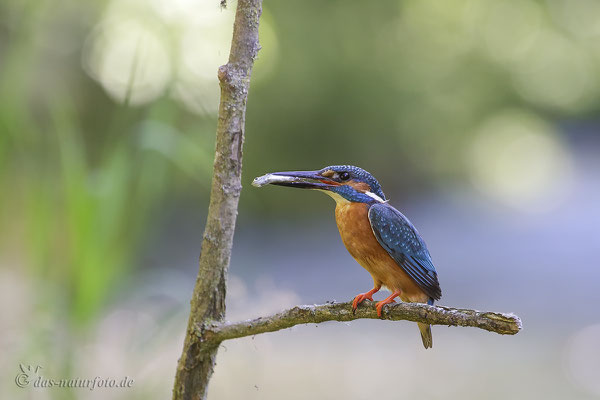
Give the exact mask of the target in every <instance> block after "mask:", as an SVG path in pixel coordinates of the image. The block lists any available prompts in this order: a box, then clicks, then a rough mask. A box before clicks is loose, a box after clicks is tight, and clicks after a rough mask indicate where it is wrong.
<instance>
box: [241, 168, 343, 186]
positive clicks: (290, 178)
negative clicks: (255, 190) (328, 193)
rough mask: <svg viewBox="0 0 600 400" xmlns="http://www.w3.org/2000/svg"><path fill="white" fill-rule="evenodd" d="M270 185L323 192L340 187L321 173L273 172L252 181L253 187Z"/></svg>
mask: <svg viewBox="0 0 600 400" xmlns="http://www.w3.org/2000/svg"><path fill="white" fill-rule="evenodd" d="M269 184H270V185H279V186H290V187H296V188H301V189H321V190H328V189H329V188H330V187H331V186H338V185H339V183H337V182H335V181H332V180H330V179H329V178H326V177H324V176H322V175H320V174H319V171H289V172H272V173H270V174H266V175H263V176H259V177H258V178H255V179H254V181H252V185H253V186H256V187H262V186H265V185H269Z"/></svg>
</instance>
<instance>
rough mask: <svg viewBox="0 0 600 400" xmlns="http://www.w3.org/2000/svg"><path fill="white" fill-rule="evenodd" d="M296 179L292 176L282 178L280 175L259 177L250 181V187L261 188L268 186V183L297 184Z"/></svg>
mask: <svg viewBox="0 0 600 400" xmlns="http://www.w3.org/2000/svg"><path fill="white" fill-rule="evenodd" d="M297 181H299V179H298V178H296V177H293V176H282V175H274V174H266V175H263V176H259V177H258V178H254V180H253V181H252V186H256V187H262V186H265V185H268V184H270V183H277V182H297Z"/></svg>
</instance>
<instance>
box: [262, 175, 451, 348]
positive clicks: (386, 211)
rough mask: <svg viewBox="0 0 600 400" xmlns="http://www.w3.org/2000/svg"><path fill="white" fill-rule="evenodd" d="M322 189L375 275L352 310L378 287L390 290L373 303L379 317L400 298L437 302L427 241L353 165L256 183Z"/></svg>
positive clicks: (424, 329) (427, 339)
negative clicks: (368, 287) (383, 310)
mask: <svg viewBox="0 0 600 400" xmlns="http://www.w3.org/2000/svg"><path fill="white" fill-rule="evenodd" d="M252 184H253V185H254V186H258V187H261V186H264V185H268V184H272V185H279V186H289V187H295V188H302V189H313V190H319V191H321V192H324V193H326V194H328V195H329V196H331V197H332V198H333V199H334V200H335V202H336V207H335V220H336V223H337V227H338V230H339V231H340V236H341V237H342V242H344V245H345V246H346V249H347V250H348V252H349V253H350V254H351V255H352V257H354V259H355V260H356V261H357V262H358V263H359V264H360V265H361V266H362V267H363V268H364V269H366V270H367V271H368V272H369V274H371V277H372V278H373V289H371V290H369V291H368V292H365V293H360V294H358V295H356V296H355V297H354V300H353V301H352V309H353V311H355V310H356V307H357V306H358V304H360V303H361V302H362V301H364V300H366V299H368V300H371V301H373V294H375V293H377V292H378V291H379V290H380V289H382V288H383V289H387V290H389V291H390V292H392V294H391V295H390V296H388V297H387V298H385V299H384V300H382V301H379V302H377V304H376V305H375V307H376V309H377V315H378V316H379V317H381V312H382V309H383V307H384V306H385V305H386V304H390V303H395V300H394V299H395V298H397V297H399V298H400V299H401V300H402V301H404V302H409V303H426V304H429V305H433V303H434V301H435V300H439V299H440V298H441V297H442V290H441V288H440V284H439V281H438V277H437V272H436V270H435V267H434V266H433V261H432V260H431V256H430V254H429V251H428V250H427V246H426V245H425V242H424V241H423V239H422V238H421V236H420V235H419V232H417V229H416V228H415V227H414V226H413V224H412V223H411V222H410V221H409V220H408V218H406V217H405V216H404V215H403V214H402V213H401V212H400V211H398V210H396V209H395V208H394V207H392V206H391V205H389V204H388V200H387V198H386V197H385V194H384V193H383V190H382V189H381V185H380V184H379V182H378V181H377V179H375V178H374V177H373V175H371V174H370V173H368V172H367V171H365V170H364V169H362V168H359V167H355V166H353V165H331V166H328V167H325V168H323V169H320V170H317V171H291V172H272V173H269V174H266V175H263V176H260V177H258V178H256V179H254V181H253V182H252ZM418 326H419V330H420V332H421V339H422V340H423V345H424V346H425V348H426V349H428V348H431V347H432V346H433V338H432V336H431V325H428V324H423V323H418Z"/></svg>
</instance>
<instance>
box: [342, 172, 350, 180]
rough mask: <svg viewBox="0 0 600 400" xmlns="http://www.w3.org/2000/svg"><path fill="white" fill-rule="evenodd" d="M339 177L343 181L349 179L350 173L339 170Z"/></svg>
mask: <svg viewBox="0 0 600 400" xmlns="http://www.w3.org/2000/svg"><path fill="white" fill-rule="evenodd" d="M340 179H341V180H343V181H347V180H348V179H350V174H349V173H348V172H340Z"/></svg>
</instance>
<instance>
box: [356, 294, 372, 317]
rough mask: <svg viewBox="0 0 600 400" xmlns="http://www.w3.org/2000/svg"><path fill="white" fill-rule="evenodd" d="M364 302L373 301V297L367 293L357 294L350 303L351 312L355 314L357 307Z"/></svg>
mask: <svg viewBox="0 0 600 400" xmlns="http://www.w3.org/2000/svg"><path fill="white" fill-rule="evenodd" d="M365 300H371V301H373V295H372V294H371V293H369V292H367V293H360V294H357V295H356V297H355V298H354V300H353V301H352V312H353V313H354V312H356V308H357V307H358V305H359V304H360V303H362V302H363V301H365Z"/></svg>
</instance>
